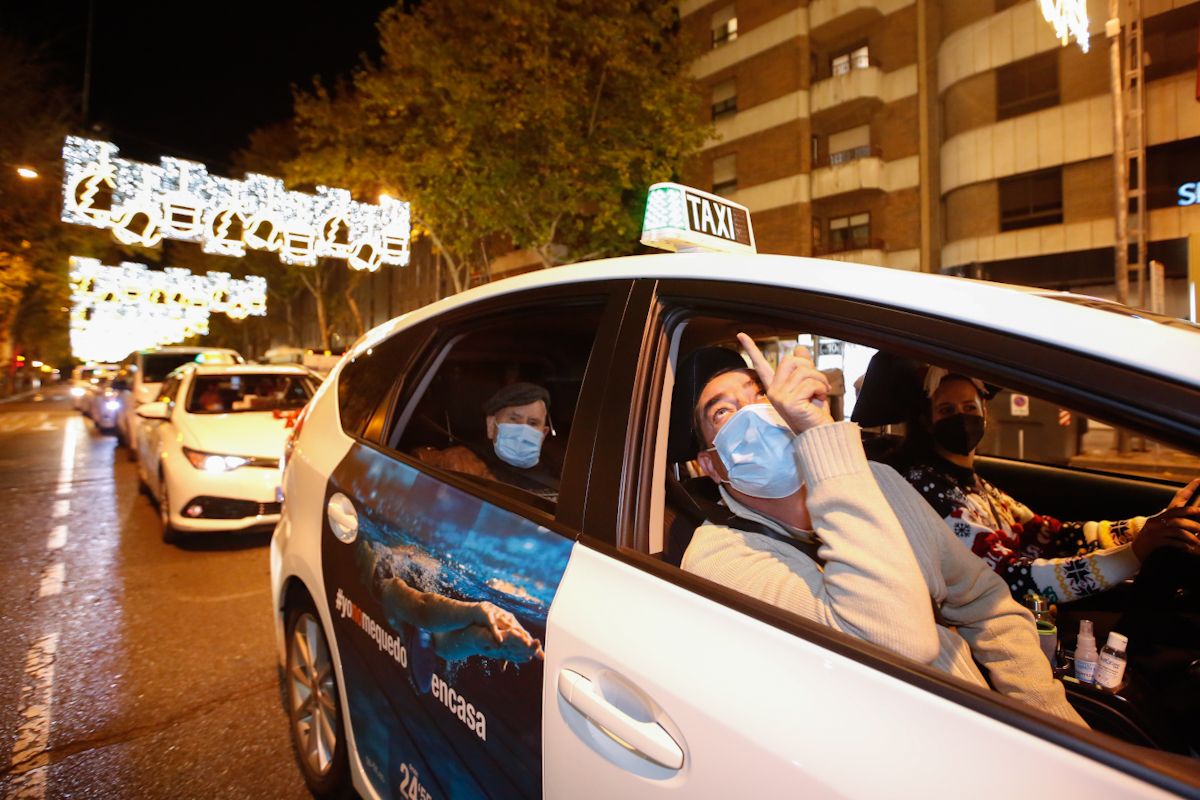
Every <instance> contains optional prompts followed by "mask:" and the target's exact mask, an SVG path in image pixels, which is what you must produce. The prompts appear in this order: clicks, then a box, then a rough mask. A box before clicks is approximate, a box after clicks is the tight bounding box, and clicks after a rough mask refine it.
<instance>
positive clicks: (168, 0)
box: [0, 0, 391, 173]
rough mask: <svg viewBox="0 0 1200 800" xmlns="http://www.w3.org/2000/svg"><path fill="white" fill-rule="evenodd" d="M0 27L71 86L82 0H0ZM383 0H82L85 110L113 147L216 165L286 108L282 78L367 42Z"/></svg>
mask: <svg viewBox="0 0 1200 800" xmlns="http://www.w3.org/2000/svg"><path fill="white" fill-rule="evenodd" d="M0 3H2V5H3V7H4V8H3V11H0V26H2V28H3V30H4V31H5V33H7V34H9V35H11V36H15V37H16V38H19V39H22V40H24V41H26V42H29V43H30V44H32V45H35V46H38V47H40V48H42V50H43V53H44V55H45V57H46V58H47V59H48V60H51V61H54V62H56V63H57V64H58V65H59V66H60V67H61V78H62V81H61V82H62V83H63V84H64V85H65V86H66V87H67V88H68V89H70V90H71V91H74V92H76V93H78V94H79V95H80V96H82V87H83V72H84V52H85V43H86V31H87V17H88V0H37V1H36V2H35V1H34V0H24V1H23V2H20V1H19V0H0ZM389 5H391V2H390V0H288V2H281V1H280V0H242V1H241V2H231V1H230V0H205V1H204V2H194V3H188V2H182V1H181V0H156V1H152V0H94V13H95V17H94V20H95V22H94V29H93V38H92V43H93V49H92V62H91V93H90V98H91V104H90V111H89V122H90V123H93V124H98V125H100V126H101V127H100V128H99V132H98V133H96V134H94V135H100V134H103V135H104V136H106V137H107V138H110V139H111V140H112V141H115V142H116V143H117V144H118V145H119V146H120V147H121V150H122V155H126V156H127V157H132V158H138V159H140V160H147V161H152V162H156V161H157V160H158V157H159V156H161V155H174V156H179V157H184V158H191V159H195V160H198V161H204V162H206V163H208V164H209V165H210V167H211V168H212V169H213V171H214V172H218V173H227V172H228V169H229V167H228V161H229V155H230V153H232V152H233V151H234V150H236V149H238V148H239V147H242V146H244V145H245V144H246V137H247V135H248V134H249V133H250V131H252V130H254V129H255V128H258V127H260V126H262V125H264V124H267V123H271V122H275V121H278V120H282V119H286V118H288V117H289V116H290V114H291V89H290V86H291V85H292V84H298V85H300V86H308V85H310V81H311V79H312V77H313V76H314V75H322V76H324V77H326V78H333V77H335V76H337V75H344V74H348V73H349V72H350V71H351V70H352V69H353V68H354V67H355V66H356V65H357V63H358V62H359V58H360V55H359V54H360V53H363V52H366V53H368V54H369V55H371V56H375V55H377V54H378V45H377V37H376V32H375V21H376V20H377V19H378V17H379V13H380V12H381V11H382V10H383V9H384V8H386V7H387V6H389Z"/></svg>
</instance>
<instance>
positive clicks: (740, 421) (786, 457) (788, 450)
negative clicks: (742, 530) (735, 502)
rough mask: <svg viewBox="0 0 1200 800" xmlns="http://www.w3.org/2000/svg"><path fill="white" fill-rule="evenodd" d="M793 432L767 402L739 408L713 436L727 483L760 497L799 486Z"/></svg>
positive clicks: (770, 497)
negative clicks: (793, 447) (793, 448)
mask: <svg viewBox="0 0 1200 800" xmlns="http://www.w3.org/2000/svg"><path fill="white" fill-rule="evenodd" d="M794 438H795V436H794V435H793V434H792V431H791V429H790V428H789V427H788V426H787V423H786V422H784V421H783V419H782V418H781V417H780V416H779V413H778V412H777V411H776V410H775V407H774V406H772V405H771V404H770V403H755V404H753V405H748V406H743V407H742V408H740V409H738V410H737V411H736V412H735V413H734V415H733V416H732V417H730V418H729V421H728V422H726V423H725V425H724V426H722V427H721V430H720V431H718V432H717V435H716V437H715V438H714V439H713V449H715V450H716V451H717V455H718V456H719V457H720V459H721V463H722V464H724V465H725V472H726V473H727V474H728V475H729V485H730V486H732V487H733V488H734V489H737V490H738V491H739V492H741V493H742V494H746V495H749V496H750V497H757V498H760V499H763V500H775V499H778V498H780V497H787V496H789V495H792V494H795V493H796V492H798V491H799V490H800V486H801V480H800V471H799V470H798V469H797V468H796V455H795V452H794V451H793V450H792V440H793V439H794Z"/></svg>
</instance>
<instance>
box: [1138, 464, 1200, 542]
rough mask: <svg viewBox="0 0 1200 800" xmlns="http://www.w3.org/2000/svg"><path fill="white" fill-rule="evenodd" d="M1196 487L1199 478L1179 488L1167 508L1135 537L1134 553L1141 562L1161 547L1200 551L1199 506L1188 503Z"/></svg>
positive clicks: (1198, 485) (1152, 518)
mask: <svg viewBox="0 0 1200 800" xmlns="http://www.w3.org/2000/svg"><path fill="white" fill-rule="evenodd" d="M1197 489H1200V478H1196V479H1195V480H1193V481H1191V482H1190V483H1189V484H1188V485H1187V486H1184V487H1183V488H1182V489H1180V490H1179V491H1177V492H1176V493H1175V497H1174V498H1173V499H1172V500H1171V502H1170V503H1168V504H1167V507H1166V508H1164V509H1163V510H1162V511H1160V512H1158V513H1157V514H1155V515H1154V516H1153V517H1150V519H1148V520H1146V524H1145V525H1144V526H1142V530H1141V531H1140V532H1139V533H1138V535H1137V538H1136V539H1134V540H1133V554H1134V555H1135V556H1137V558H1138V561H1145V560H1146V556H1148V555H1150V553H1152V552H1154V551H1155V550H1157V549H1158V548H1160V547H1176V548H1179V549H1182V550H1186V551H1187V552H1189V553H1198V554H1200V506H1197V505H1192V506H1189V505H1188V501H1189V499H1190V498H1191V497H1192V495H1193V494H1194V493H1195V492H1196V490H1197Z"/></svg>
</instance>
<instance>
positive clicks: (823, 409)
mask: <svg viewBox="0 0 1200 800" xmlns="http://www.w3.org/2000/svg"><path fill="white" fill-rule="evenodd" d="M737 338H738V342H739V343H740V344H741V345H742V348H743V349H745V351H746V355H748V356H749V357H750V363H751V364H753V365H754V371H755V372H757V373H758V378H759V380H760V381H762V385H763V387H764V388H765V389H766V392H767V399H768V400H770V401H771V405H772V406H774V407H775V410H776V411H778V412H779V416H781V417H783V421H784V422H786V423H787V424H788V427H790V428H791V429H792V433H795V434H796V435H799V434H801V433H804V432H805V431H806V430H808V429H809V428H815V427H817V426H818V425H825V424H828V423H830V422H833V417H831V416H830V415H829V408H828V404H827V402H826V399H827V398H828V397H829V380H828V379H827V378H826V377H825V376H824V375H823V374H821V373H820V372H819V371H818V370H817V368H816V366H815V365H814V364H813V362H812V359H811V358H809V357H808V351H807V350H806V349H805V348H800V347H798V348H796V353H798V354H799V355H795V354H793V355H790V356H784V357H783V358H782V359H780V361H779V369H777V370H776V369H772V368H771V365H770V364H769V363H767V359H766V358H764V357H763V354H762V351H760V350H759V349H758V345H756V344H755V343H754V340H753V339H751V338H750V337H749V336H747V335H746V334H744V333H739V334H738V335H737Z"/></svg>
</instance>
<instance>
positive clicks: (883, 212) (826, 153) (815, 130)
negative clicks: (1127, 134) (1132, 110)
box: [681, 0, 1200, 314]
mask: <svg viewBox="0 0 1200 800" xmlns="http://www.w3.org/2000/svg"><path fill="white" fill-rule="evenodd" d="M1123 5H1124V2H1123ZM1106 11H1107V2H1105V1H1104V0H1091V2H1089V19H1090V20H1091V25H1090V29H1091V33H1092V37H1091V49H1090V51H1089V52H1088V53H1084V52H1082V50H1081V49H1080V48H1079V47H1078V46H1077V45H1076V44H1075V43H1074V42H1072V43H1071V44H1070V45H1069V46H1067V47H1064V46H1062V43H1061V42H1059V41H1058V40H1057V39H1056V38H1055V35H1054V31H1053V29H1052V27H1051V26H1050V25H1049V24H1047V23H1046V22H1045V21H1044V20H1043V19H1042V16H1041V11H1040V8H1039V3H1038V2H1036V1H1035V0H1024V2H1014V0H732V1H731V0H707V1H705V0H683V2H682V3H681V14H682V16H683V24H684V29H685V32H686V35H688V36H689V37H692V38H693V40H694V41H696V42H699V43H701V44H702V46H703V47H704V52H703V54H702V55H701V56H700V57H699V58H697V60H696V61H695V62H694V66H693V70H694V75H695V76H696V78H697V79H698V81H699V83H700V86H701V90H702V91H703V92H704V93H705V96H706V97H708V98H711V102H710V103H708V104H706V105H707V107H708V113H709V114H710V115H711V119H712V121H713V122H714V125H715V128H716V133H717V135H716V137H715V138H714V140H713V141H711V142H709V143H708V145H707V146H706V147H705V148H704V150H703V151H702V153H701V154H700V155H699V156H698V157H697V158H696V159H694V161H693V163H691V164H690V165H689V166H688V168H687V170H686V171H685V179H686V180H689V181H692V182H694V183H695V184H696V185H699V186H708V187H711V188H712V189H713V190H715V191H717V192H718V193H721V194H725V195H727V196H729V197H730V198H731V199H734V200H736V201H738V202H741V203H744V204H745V205H747V206H748V207H749V208H750V209H751V211H752V212H754V218H755V231H756V235H757V236H758V240H759V243H760V249H761V250H763V251H765V252H781V253H789V254H795V255H820V256H823V257H827V258H840V259H846V260H854V261H860V262H865V263H874V264H879V265H884V266H890V267H896V268H901V269H921V270H927V271H935V272H936V271H943V272H955V273H959V274H968V275H973V276H979V277H988V278H992V279H995V280H1003V281H1012V282H1019V283H1027V284H1032V285H1042V286H1055V287H1070V288H1076V289H1080V288H1082V289H1087V290H1089V291H1093V292H1094V293H1099V294H1105V293H1108V292H1107V291H1106V287H1107V286H1109V285H1111V283H1112V276H1113V251H1112V247H1113V241H1114V238H1115V224H1114V215H1115V211H1114V209H1115V200H1114V185H1115V184H1114V179H1113V158H1112V149H1113V133H1112V130H1113V125H1112V99H1111V90H1110V84H1109V52H1108V41H1107V40H1106V38H1105V36H1104V19H1105V14H1106ZM1142 11H1143V15H1144V20H1145V21H1144V27H1143V31H1144V45H1145V52H1146V66H1145V71H1144V76H1145V81H1146V83H1145V85H1146V93H1145V109H1146V111H1145V114H1146V133H1147V145H1148V147H1147V159H1146V163H1147V181H1146V183H1147V186H1146V189H1147V192H1146V203H1147V206H1148V208H1149V212H1148V226H1147V228H1148V238H1149V241H1150V243H1149V256H1150V258H1157V259H1158V260H1161V261H1162V262H1163V263H1164V264H1165V265H1166V268H1167V275H1168V278H1169V279H1170V280H1169V282H1168V301H1169V304H1168V309H1167V310H1168V311H1170V312H1172V313H1178V314H1184V313H1186V306H1185V305H1183V306H1181V304H1182V303H1185V302H1186V301H1185V300H1184V299H1183V298H1184V291H1183V277H1184V275H1185V273H1186V269H1187V237H1188V235H1189V234H1196V233H1200V208H1197V205H1200V204H1196V203H1195V202H1194V200H1195V199H1200V191H1197V188H1196V187H1195V186H1194V185H1193V184H1194V183H1195V182H1196V181H1200V163H1198V162H1200V102H1197V99H1196V89H1197V86H1196V81H1197V39H1198V36H1200V2H1197V1H1196V0H1142ZM1189 187H1190V188H1189ZM1189 201H1190V202H1189ZM1133 299H1134V300H1135V301H1136V299H1137V298H1136V295H1135V296H1134V298H1133Z"/></svg>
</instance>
